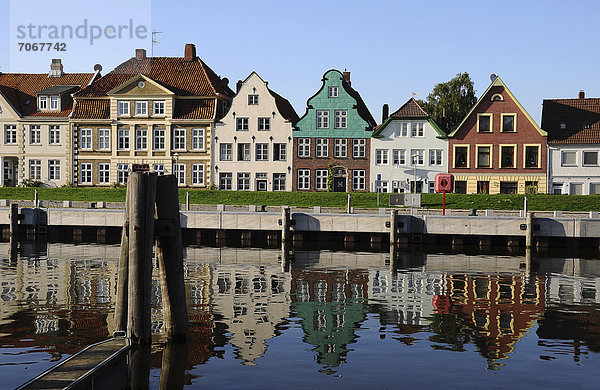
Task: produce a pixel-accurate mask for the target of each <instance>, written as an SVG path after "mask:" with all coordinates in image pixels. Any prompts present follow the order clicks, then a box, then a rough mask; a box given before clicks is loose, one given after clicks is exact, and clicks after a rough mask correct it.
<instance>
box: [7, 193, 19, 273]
mask: <svg viewBox="0 0 600 390" xmlns="http://www.w3.org/2000/svg"><path fill="white" fill-rule="evenodd" d="M18 235H19V205H18V204H17V203H12V204H11V205H10V238H9V240H10V258H11V260H13V261H14V260H16V259H17V246H18V244H19V236H18Z"/></svg>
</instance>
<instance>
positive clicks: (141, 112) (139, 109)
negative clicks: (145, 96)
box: [135, 101, 148, 116]
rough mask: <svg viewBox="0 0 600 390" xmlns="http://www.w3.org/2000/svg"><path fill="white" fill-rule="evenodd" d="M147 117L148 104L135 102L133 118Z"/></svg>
mask: <svg viewBox="0 0 600 390" xmlns="http://www.w3.org/2000/svg"><path fill="white" fill-rule="evenodd" d="M146 115H148V102H146V101H137V102H135V116H146Z"/></svg>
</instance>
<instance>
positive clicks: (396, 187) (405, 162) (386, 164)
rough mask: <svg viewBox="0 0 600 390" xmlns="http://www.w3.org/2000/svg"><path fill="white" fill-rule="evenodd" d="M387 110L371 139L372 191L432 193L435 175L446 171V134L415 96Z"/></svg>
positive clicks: (385, 108)
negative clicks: (396, 107) (393, 109)
mask: <svg viewBox="0 0 600 390" xmlns="http://www.w3.org/2000/svg"><path fill="white" fill-rule="evenodd" d="M386 111H387V106H384V117H383V123H382V124H381V125H379V126H378V127H377V128H376V129H375V131H373V136H372V138H371V174H370V177H371V187H370V188H371V191H372V192H377V191H378V190H379V192H415V185H416V192H435V175H436V174H438V173H445V172H448V163H447V162H448V157H447V156H448V138H447V136H446V133H445V132H444V131H442V130H441V129H440V128H439V126H438V125H437V124H436V123H435V122H434V121H433V119H431V117H430V116H429V114H427V113H426V112H425V111H423V109H422V108H421V107H420V106H419V104H418V103H417V101H416V100H415V99H414V98H411V99H410V100H409V101H407V102H406V103H405V104H404V105H403V106H402V107H400V108H399V109H398V110H397V111H396V112H394V113H393V114H392V115H390V116H389V118H386V117H385V116H386V115H385V112H386Z"/></svg>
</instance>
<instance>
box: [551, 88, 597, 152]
mask: <svg viewBox="0 0 600 390" xmlns="http://www.w3.org/2000/svg"><path fill="white" fill-rule="evenodd" d="M561 127H564V128H561ZM542 129H544V130H545V131H547V132H548V143H550V144H565V143H566V144H598V143H600V98H584V99H546V100H544V104H543V110H542Z"/></svg>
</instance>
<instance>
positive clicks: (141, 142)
mask: <svg viewBox="0 0 600 390" xmlns="http://www.w3.org/2000/svg"><path fill="white" fill-rule="evenodd" d="M147 149H148V129H147V128H144V127H138V128H136V129H135V150H147Z"/></svg>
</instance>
